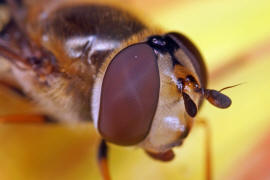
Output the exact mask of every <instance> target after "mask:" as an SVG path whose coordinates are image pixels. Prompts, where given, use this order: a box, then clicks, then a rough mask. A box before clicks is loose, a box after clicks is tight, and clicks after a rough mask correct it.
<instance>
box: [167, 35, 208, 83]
mask: <svg viewBox="0 0 270 180" xmlns="http://www.w3.org/2000/svg"><path fill="white" fill-rule="evenodd" d="M165 36H169V37H170V38H172V39H173V40H174V41H175V42H176V43H177V44H178V45H179V46H180V48H182V49H183V50H184V51H185V52H186V53H187V55H188V56H189V57H190V59H191V63H192V64H193V66H194V67H195V70H196V72H197V74H198V76H199V77H200V81H201V87H203V88H206V86H207V68H206V65H205V63H204V60H203V57H202V55H201V53H200V52H199V50H198V48H197V47H196V46H195V45H194V43H193V42H192V41H191V40H190V39H188V38H187V37H186V36H185V35H183V34H181V33H178V32H170V33H167V34H166V35H165Z"/></svg>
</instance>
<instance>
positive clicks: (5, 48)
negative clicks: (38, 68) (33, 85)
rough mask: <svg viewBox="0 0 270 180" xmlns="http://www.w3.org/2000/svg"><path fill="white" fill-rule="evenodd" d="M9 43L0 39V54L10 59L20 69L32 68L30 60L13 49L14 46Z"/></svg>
mask: <svg viewBox="0 0 270 180" xmlns="http://www.w3.org/2000/svg"><path fill="white" fill-rule="evenodd" d="M8 44H9V43H8V42H6V41H4V40H1V39H0V56H2V57H4V58H5V59H7V60H9V61H10V62H11V63H13V64H14V65H16V66H17V67H18V68H20V69H27V68H29V69H30V66H29V63H28V61H27V60H26V59H24V58H23V57H21V56H19V55H18V54H17V53H16V52H14V51H12V50H11V49H12V48H10V47H9V45H8Z"/></svg>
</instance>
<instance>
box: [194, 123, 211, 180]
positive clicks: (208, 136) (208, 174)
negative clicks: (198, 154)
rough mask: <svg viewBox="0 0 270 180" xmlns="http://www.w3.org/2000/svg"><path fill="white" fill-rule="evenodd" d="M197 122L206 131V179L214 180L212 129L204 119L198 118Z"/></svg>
mask: <svg viewBox="0 0 270 180" xmlns="http://www.w3.org/2000/svg"><path fill="white" fill-rule="evenodd" d="M196 123H197V124H198V125H201V126H202V127H203V128H204V132H205V179H206V180H212V171H213V169H212V167H213V166H212V159H211V129H210V126H209V124H208V122H207V121H206V120H204V119H197V120H196Z"/></svg>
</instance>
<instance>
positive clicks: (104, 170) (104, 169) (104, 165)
mask: <svg viewBox="0 0 270 180" xmlns="http://www.w3.org/2000/svg"><path fill="white" fill-rule="evenodd" d="M107 154H108V146H107V144H106V142H105V140H101V142H100V144H99V148H98V164H99V168H100V171H101V174H102V177H103V179H104V180H110V179H111V178H110V173H109V168H108V155H107Z"/></svg>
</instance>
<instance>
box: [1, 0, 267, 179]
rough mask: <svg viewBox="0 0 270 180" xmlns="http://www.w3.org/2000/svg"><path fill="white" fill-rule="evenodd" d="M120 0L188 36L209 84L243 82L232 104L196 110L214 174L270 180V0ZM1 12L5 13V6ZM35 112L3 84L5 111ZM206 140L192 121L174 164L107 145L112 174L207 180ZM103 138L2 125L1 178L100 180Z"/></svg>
mask: <svg viewBox="0 0 270 180" xmlns="http://www.w3.org/2000/svg"><path fill="white" fill-rule="evenodd" d="M117 3H124V4H126V3H128V5H129V8H130V9H135V10H134V11H135V12H138V14H139V15H140V16H142V17H143V14H145V15H146V16H147V21H149V22H151V24H154V25H158V26H160V27H162V28H163V29H165V30H166V31H172V30H173V31H179V32H182V33H184V34H186V35H187V36H188V37H190V38H191V39H192V40H193V41H194V42H195V44H196V45H197V46H198V47H199V49H200V50H201V52H202V54H203V56H204V58H205V61H206V64H207V67H208V71H209V88H213V89H221V88H223V87H225V86H230V85H234V84H238V83H244V84H242V85H241V86H238V87H235V88H232V89H228V90H226V91H224V93H225V94H227V95H228V96H230V97H231V99H232V101H233V103H232V106H231V107H230V108H229V109H226V110H221V109H217V108H215V107H213V106H212V105H210V104H209V103H208V102H205V103H204V105H203V107H202V109H201V111H200V113H199V115H198V117H202V118H204V119H206V120H207V121H208V122H209V124H210V126H211V130H212V139H213V140H212V157H213V169H212V171H213V174H214V179H217V180H225V179H226V180H228V179H230V180H231V179H232V180H242V179H245V180H253V179H254V180H255V179H256V180H257V179H260V180H264V179H270V113H268V112H269V107H270V93H269V89H270V83H269V78H270V71H269V69H268V68H270V23H269V22H270V21H269V20H270V1H269V0H248V1H247V0H238V1H234V0H215V1H213V0H193V1H188V0H171V1H169V2H168V1H166V0H147V1H146V0H118V1H117ZM1 13H6V12H5V10H4V9H3V8H1V7H0V16H1ZM1 21H2V22H3V21H4V19H3V18H0V28H1ZM1 68H4V67H3V66H1ZM30 111H33V105H32V104H30V103H28V102H25V101H24V100H23V99H20V98H19V97H17V96H16V95H15V94H12V93H11V92H8V91H7V89H5V88H4V87H1V86H0V115H1V116H3V115H6V114H18V113H27V112H30ZM204 140H205V139H204V131H203V129H202V128H201V127H199V126H196V125H195V127H194V128H193V130H192V132H191V134H190V135H189V136H188V138H187V139H186V141H185V143H184V145H183V146H182V147H180V148H176V149H175V153H176V158H175V160H174V161H172V162H169V163H161V162H157V161H154V160H152V159H150V158H149V157H148V156H146V154H145V153H144V152H143V151H142V150H141V149H136V148H135V149H134V148H123V147H118V146H114V145H110V147H111V149H110V157H109V166H110V171H111V175H112V179H113V180H124V179H130V180H132V179H134V180H135V179H155V180H165V179H166V180H171V179H181V180H200V179H204V173H205V171H204V170H205V162H204V153H205V152H204V143H203V142H204ZM98 141H99V136H98V134H97V133H96V132H95V130H94V128H93V127H92V125H91V124H81V125H76V126H68V125H53V124H47V125H35V124H27V125H22V124H19V125H18V124H0V179H1V180H36V179H39V180H43V179H44V180H47V179H50V180H51V179H57V180H61V179H65V180H74V179H80V180H89V179H94V180H96V179H97V180H99V179H101V176H100V174H99V172H98V167H97V165H96V151H97V145H98Z"/></svg>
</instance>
